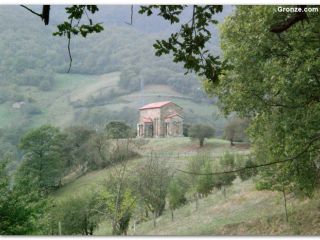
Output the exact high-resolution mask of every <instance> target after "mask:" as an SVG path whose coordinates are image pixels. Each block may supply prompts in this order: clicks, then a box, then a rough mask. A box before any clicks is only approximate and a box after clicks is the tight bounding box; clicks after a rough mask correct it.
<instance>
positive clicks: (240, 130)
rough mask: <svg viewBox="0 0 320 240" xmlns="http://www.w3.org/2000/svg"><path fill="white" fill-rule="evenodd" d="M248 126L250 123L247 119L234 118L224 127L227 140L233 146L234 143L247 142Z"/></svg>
mask: <svg viewBox="0 0 320 240" xmlns="http://www.w3.org/2000/svg"><path fill="white" fill-rule="evenodd" d="M248 125H249V122H248V120H247V119H240V118H237V117H234V118H232V119H231V120H229V121H228V122H227V124H226V125H225V127H224V136H225V138H226V139H227V140H229V141H230V143H231V145H233V142H243V141H246V140H247V139H248V138H247V136H246V133H245V130H246V128H247V127H248Z"/></svg>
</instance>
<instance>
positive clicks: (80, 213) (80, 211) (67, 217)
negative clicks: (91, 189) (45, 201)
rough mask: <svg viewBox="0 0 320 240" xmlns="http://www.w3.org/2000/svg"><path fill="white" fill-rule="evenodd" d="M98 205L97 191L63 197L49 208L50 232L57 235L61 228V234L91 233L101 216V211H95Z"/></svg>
mask: <svg viewBox="0 0 320 240" xmlns="http://www.w3.org/2000/svg"><path fill="white" fill-rule="evenodd" d="M98 206H99V197H98V194H97V193H89V194H84V195H81V196H70V197H68V198H66V199H63V200H62V201H60V202H58V203H57V204H56V205H55V206H54V207H53V208H52V209H50V214H51V221H50V225H51V226H50V228H51V233H52V234H54V235H58V234H60V233H59V228H61V234H62V235H78V234H82V235H93V231H94V230H95V229H96V228H97V226H98V224H99V223H100V220H101V218H102V215H101V213H99V212H98V211H96V210H97V208H98ZM59 225H60V226H59Z"/></svg>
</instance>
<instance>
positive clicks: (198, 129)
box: [188, 124, 214, 147]
mask: <svg viewBox="0 0 320 240" xmlns="http://www.w3.org/2000/svg"><path fill="white" fill-rule="evenodd" d="M188 135H189V137H191V138H194V139H198V140H199V144H200V147H202V146H203V143H204V140H205V138H211V137H213V136H214V129H213V128H212V127H210V126H208V125H203V124H197V125H193V126H191V127H190V128H189V132H188Z"/></svg>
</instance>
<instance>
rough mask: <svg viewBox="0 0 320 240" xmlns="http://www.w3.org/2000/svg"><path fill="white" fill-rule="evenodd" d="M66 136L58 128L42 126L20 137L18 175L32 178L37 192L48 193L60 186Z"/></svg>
mask: <svg viewBox="0 0 320 240" xmlns="http://www.w3.org/2000/svg"><path fill="white" fill-rule="evenodd" d="M65 138H66V136H65V135H64V134H62V133H61V132H60V130H59V129H58V128H55V127H53V126H50V125H43V126H41V127H39V128H36V129H32V130H30V131H28V132H27V133H26V134H25V135H23V136H22V138H21V140H20V144H19V147H20V149H21V150H23V151H24V159H23V162H22V164H21V166H20V169H19V175H21V177H22V178H23V176H28V175H30V176H33V177H34V178H35V179H36V186H37V187H38V188H39V190H41V191H44V192H48V191H50V189H51V188H54V187H57V186H59V185H60V184H61V178H62V176H63V169H64V166H65V163H64V157H63V148H64V140H65Z"/></svg>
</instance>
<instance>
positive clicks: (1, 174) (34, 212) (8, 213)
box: [0, 159, 46, 235]
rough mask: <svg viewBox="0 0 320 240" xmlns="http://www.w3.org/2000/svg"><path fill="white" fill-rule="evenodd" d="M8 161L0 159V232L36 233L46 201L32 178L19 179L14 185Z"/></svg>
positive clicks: (13, 233) (14, 233)
mask: <svg viewBox="0 0 320 240" xmlns="http://www.w3.org/2000/svg"><path fill="white" fill-rule="evenodd" d="M8 161H9V160H8V159H3V160H0V234H1V235H26V234H35V233H37V230H38V220H39V218H41V217H42V214H43V210H44V209H45V205H46V201H45V200H44V199H42V197H41V196H40V195H39V194H38V192H37V189H34V187H33V184H34V181H33V179H32V178H24V179H20V180H17V181H16V183H15V184H14V185H13V186H12V183H10V178H9V176H8V173H7V169H6V168H7V164H8ZM11 181H12V180H11Z"/></svg>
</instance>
